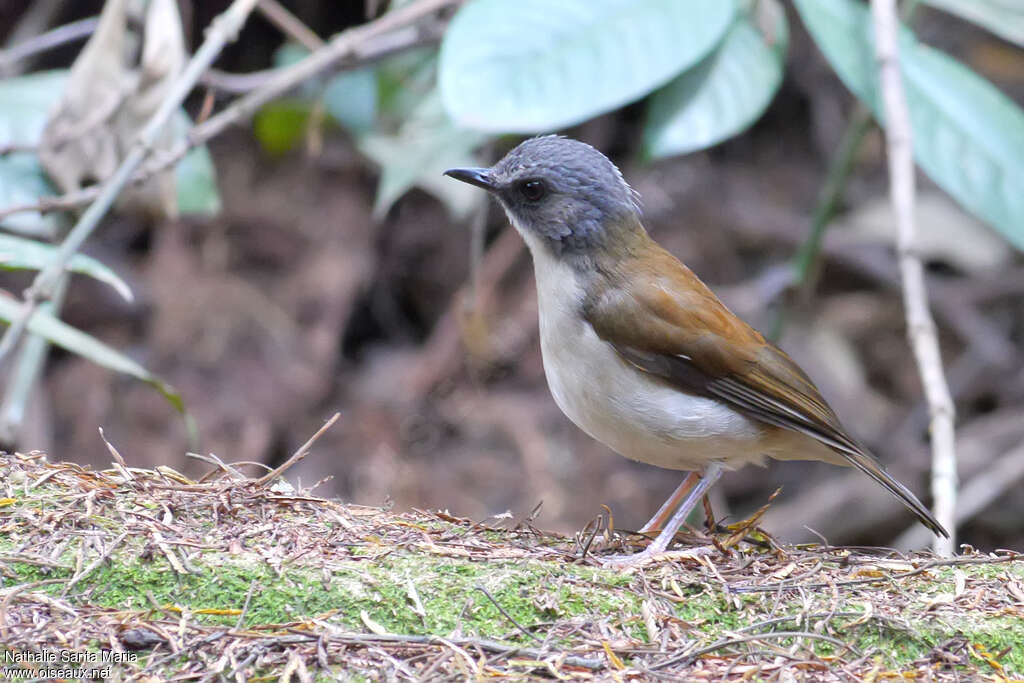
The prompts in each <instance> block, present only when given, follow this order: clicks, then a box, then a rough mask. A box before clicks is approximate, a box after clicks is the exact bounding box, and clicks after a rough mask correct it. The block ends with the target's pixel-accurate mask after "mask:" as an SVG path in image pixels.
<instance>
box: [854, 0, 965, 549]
mask: <svg viewBox="0 0 1024 683" xmlns="http://www.w3.org/2000/svg"><path fill="white" fill-rule="evenodd" d="M871 14H872V17H873V19H874V32H875V54H876V57H877V59H878V71H879V80H880V83H881V90H882V104H883V109H884V112H885V121H886V126H885V137H886V143H887V147H888V158H889V191H890V195H891V198H892V205H893V211H894V212H895V214H896V224H897V228H898V231H899V232H898V235H897V244H896V251H897V254H898V255H899V266H900V278H901V280H902V282H903V305H904V308H905V310H906V318H907V336H908V338H909V340H910V346H911V348H912V349H913V352H914V360H915V361H916V362H917V368H918V372H919V374H920V375H921V383H922V384H923V385H924V393H925V397H926V398H927V400H928V410H929V413H930V415H931V424H930V431H931V442H932V495H933V496H934V498H935V503H934V507H935V517H936V518H937V519H938V520H939V522H940V523H941V524H942V525H943V526H945V527H946V528H947V529H948V530H949V532H950V538H948V539H943V538H939V537H936V539H935V542H934V545H933V550H934V551H935V552H936V553H937V554H939V555H944V556H948V555H952V554H953V551H954V548H955V547H956V546H955V536H956V488H957V481H956V450H955V443H954V434H953V418H954V408H953V399H952V397H951V396H950V393H949V385H948V384H947V382H946V377H945V374H944V371H943V368H942V357H941V354H940V353H939V343H938V339H937V337H936V333H935V321H934V320H933V319H932V314H931V311H930V310H929V309H928V291H927V287H926V284H925V279H924V266H923V264H922V263H921V259H920V257H919V256H918V254H917V250H916V247H915V243H916V228H915V225H914V191H915V189H914V182H915V181H914V147H913V131H912V128H911V125H910V112H909V110H908V108H907V100H906V95H905V93H904V88H903V74H902V72H901V70H900V61H899V45H898V43H899V41H898V36H897V31H898V29H899V20H898V18H897V15H896V0H872V2H871Z"/></svg>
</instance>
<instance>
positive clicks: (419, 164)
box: [356, 90, 488, 220]
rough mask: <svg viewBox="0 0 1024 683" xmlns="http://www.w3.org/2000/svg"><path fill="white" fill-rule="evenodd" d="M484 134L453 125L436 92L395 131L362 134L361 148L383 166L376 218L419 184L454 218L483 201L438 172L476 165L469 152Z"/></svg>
mask: <svg viewBox="0 0 1024 683" xmlns="http://www.w3.org/2000/svg"><path fill="white" fill-rule="evenodd" d="M487 138H488V136H486V135H484V134H483V133H477V132H474V131H467V130H466V129H464V128H460V127H458V126H456V125H455V124H454V123H452V121H451V119H449V118H448V116H447V114H445V112H444V109H443V108H442V107H441V101H440V97H439V95H438V94H437V91H436V90H435V91H434V92H433V93H432V94H431V95H430V96H428V97H427V98H426V99H425V100H424V101H423V102H421V103H420V106H419V107H417V108H416V109H415V110H414V111H413V112H412V115H411V116H410V117H409V119H408V120H407V121H406V123H405V125H403V126H402V128H401V130H399V132H398V133H397V134H396V135H383V134H372V135H365V136H363V137H361V138H359V139H358V140H357V141H356V144H357V145H358V147H359V150H360V151H361V152H362V153H363V154H365V155H366V156H368V157H369V158H370V159H372V160H373V161H374V162H376V163H377V164H378V165H379V166H380V167H381V174H380V182H379V184H378V186H377V198H376V200H375V202H374V207H373V213H374V217H375V218H377V219H378V220H379V219H380V218H382V217H383V216H384V214H386V213H387V211H388V209H389V208H391V205H392V204H394V203H395V201H397V200H398V198H399V197H401V196H402V195H403V194H405V193H406V192H408V191H409V190H410V189H412V188H413V187H414V186H415V187H420V188H422V189H423V190H425V191H427V192H429V193H430V194H432V195H434V196H435V197H437V198H438V199H440V200H441V201H442V202H443V203H444V204H445V206H446V207H448V210H449V211H450V212H451V214H452V216H453V217H454V218H456V219H463V218H465V217H467V216H468V215H469V214H470V213H471V212H472V211H473V209H474V208H476V207H477V206H479V205H480V203H481V202H482V201H486V197H485V195H484V193H483V192H479V191H475V188H473V187H471V186H469V185H466V184H465V183H452V182H450V179H449V178H445V177H444V176H443V175H442V173H443V172H444V171H445V170H447V169H449V168H454V167H457V166H478V165H479V162H478V161H477V160H476V159H474V157H473V155H472V151H473V150H474V149H476V148H477V147H479V146H480V145H482V144H483V143H484V142H485V141H486V140H487Z"/></svg>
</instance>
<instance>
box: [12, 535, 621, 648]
mask: <svg viewBox="0 0 1024 683" xmlns="http://www.w3.org/2000/svg"><path fill="white" fill-rule="evenodd" d="M138 552H139V548H131V547H129V546H128V545H127V544H126V545H125V546H123V547H122V548H121V549H119V551H118V552H117V553H115V555H114V558H113V560H114V561H112V562H108V563H106V564H104V565H102V566H100V567H97V568H96V569H95V570H94V571H93V572H92V573H91V574H90V575H89V576H88V577H86V579H85V580H83V581H82V582H80V583H79V584H78V585H77V586H76V587H75V589H74V591H73V595H69V596H67V597H69V598H70V599H71V600H72V602H78V603H88V604H93V605H98V606H102V607H109V608H115V609H137V610H147V609H150V608H152V607H153V606H154V604H153V603H154V602H155V603H156V605H159V606H165V605H172V606H177V607H180V608H187V609H188V610H189V611H190V612H191V613H192V614H193V618H195V619H196V620H197V621H200V622H203V623H215V624H225V625H229V624H230V625H233V624H234V623H235V622H236V621H237V618H238V617H237V616H236V615H216V614H204V613H203V611H204V610H232V609H236V610H237V609H241V608H242V606H243V605H244V603H245V597H246V594H247V593H248V591H249V588H250V586H252V585H253V584H254V583H255V584H256V586H257V588H256V589H254V591H253V594H252V597H251V599H250V602H249V608H248V610H247V612H246V619H245V622H246V623H247V624H275V623H285V622H290V621H296V620H300V619H303V618H308V617H313V616H323V615H330V618H331V620H332V621H333V622H335V623H337V624H338V625H339V626H342V627H345V628H350V629H354V630H360V631H361V630H365V628H366V625H365V624H364V623H363V621H362V617H361V615H362V614H363V613H365V614H366V615H367V616H368V617H369V618H370V619H372V620H373V621H375V622H376V623H378V624H380V625H382V626H383V627H384V628H386V629H388V630H389V631H391V632H393V633H409V634H440V635H447V634H449V633H452V632H453V631H455V630H456V629H458V628H461V629H462V631H463V632H464V633H467V634H476V635H479V636H481V637H487V638H498V637H502V636H506V635H507V636H509V637H510V639H511V640H513V641H515V640H518V639H520V638H525V636H523V635H522V634H521V633H520V632H519V631H518V628H517V627H516V626H515V625H514V624H513V623H512V622H511V621H510V620H509V618H508V617H511V618H512V619H514V620H515V621H516V622H517V623H518V624H520V625H521V626H523V627H524V628H529V627H530V626H532V625H535V624H537V623H541V622H546V621H550V620H552V618H572V617H578V616H588V617H591V618H595V619H596V618H608V615H618V614H634V613H636V612H637V611H638V609H639V598H638V597H637V596H636V595H635V594H633V593H632V592H630V591H629V590H626V589H624V588H620V589H616V585H618V586H623V587H624V586H625V585H626V584H625V583H624V582H623V580H622V579H621V578H619V577H618V576H616V575H615V574H614V573H612V572H599V571H595V570H585V571H583V572H581V574H582V576H577V577H575V578H574V579H573V580H572V581H567V580H566V579H565V577H564V576H560V572H556V571H555V567H554V566H553V565H551V564H545V563H539V562H533V561H521V562H496V563H483V562H472V561H469V560H463V559H457V558H447V557H441V556H433V555H426V556H424V555H403V554H397V553H393V554H390V555H388V556H386V557H385V558H382V559H380V560H377V561H374V562H368V561H359V560H353V561H345V562H339V563H337V564H336V565H333V566H331V567H330V568H329V569H328V570H327V571H326V572H325V571H323V570H321V569H319V568H312V567H291V568H285V569H283V570H282V572H281V575H280V576H278V575H277V574H276V573H275V572H274V570H273V569H272V568H271V567H270V566H269V565H267V564H266V563H264V562H262V561H261V560H259V559H258V558H257V557H256V556H253V555H248V554H243V555H239V556H231V555H227V554H224V553H215V552H207V553H203V554H202V555H200V556H198V557H194V558H192V559H191V564H192V565H193V566H194V567H196V568H197V569H198V570H199V571H198V572H197V573H190V574H178V573H177V572H175V571H174V569H173V568H172V567H171V566H170V564H169V563H168V562H167V560H166V559H165V558H164V557H163V556H162V555H159V554H157V555H154V556H153V557H152V558H150V559H140V558H139V557H138V556H137V554H138ZM73 561H74V559H73V556H71V555H70V553H69V554H68V556H67V557H65V562H66V563H67V568H62V569H48V568H44V567H38V566H36V565H32V564H28V563H25V562H18V561H14V562H10V563H9V567H10V569H11V570H12V571H13V573H14V577H12V578H9V579H6V580H4V581H3V582H2V583H0V586H7V585H12V584H20V583H29V582H34V581H41V580H44V579H50V578H67V577H70V576H71V575H72V570H71V569H70V567H71V566H72V564H73ZM586 576H590V577H592V578H594V579H601V582H599V583H590V582H588V581H587V580H586ZM410 584H411V585H412V586H415V592H416V594H418V596H419V599H420V601H421V604H422V608H423V614H422V615H420V614H417V608H416V606H415V605H414V601H413V600H412V598H411V594H410V589H409V586H410ZM62 589H63V587H62V586H61V585H59V584H58V585H55V586H49V587H46V588H44V589H43V590H48V591H50V592H51V593H59V592H60V591H61V590H62ZM481 589H483V590H481ZM484 591H486V594H485V592H484ZM487 594H489V595H490V596H491V598H493V600H494V601H492V600H491V598H489V597H488V595H487ZM150 597H151V598H152V601H151V600H150ZM494 602H497V603H498V604H499V605H501V608H502V609H504V611H505V612H506V613H507V614H508V617H506V616H505V615H504V614H502V612H501V610H499V609H498V607H497V606H496V605H495V604H494Z"/></svg>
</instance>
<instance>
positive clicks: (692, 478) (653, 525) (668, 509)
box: [639, 472, 700, 534]
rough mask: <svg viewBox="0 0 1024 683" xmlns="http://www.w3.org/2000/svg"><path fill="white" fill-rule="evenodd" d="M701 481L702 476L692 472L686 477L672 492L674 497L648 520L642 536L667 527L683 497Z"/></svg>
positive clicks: (641, 531)
mask: <svg viewBox="0 0 1024 683" xmlns="http://www.w3.org/2000/svg"><path fill="white" fill-rule="evenodd" d="M698 481H700V475H699V474H697V473H696V472H690V473H689V474H687V475H686V478H685V479H683V481H682V482H681V483H680V484H679V486H677V487H676V490H675V491H673V492H672V495H671V496H669V497H668V499H667V500H666V501H665V502H664V503H662V504H661V507H660V508H658V511H657V512H655V513H654V516H653V517H651V518H650V519H649V520H647V524H644V526H643V528H642V529H640V532H639V533H641V534H650V533H653V532H655V531H661V530H662V529H663V528H664V527H665V522H667V521H668V519H669V517H670V516H671V514H672V511H673V510H675V509H676V507H677V506H678V505H679V503H680V501H682V500H683V496H685V495H686V494H687V493H689V492H690V489H692V488H693V487H694V486H695V485H696V484H697V482H698Z"/></svg>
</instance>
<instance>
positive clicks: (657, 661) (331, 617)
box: [0, 456, 1024, 680]
mask: <svg viewBox="0 0 1024 683" xmlns="http://www.w3.org/2000/svg"><path fill="white" fill-rule="evenodd" d="M3 457H4V459H2V460H0V476H2V479H3V481H4V482H5V483H6V487H5V489H0V600H2V607H0V642H3V643H4V644H5V646H6V648H7V652H11V653H14V652H25V651H28V650H33V649H36V650H38V649H40V648H41V649H42V650H49V651H54V652H56V651H59V650H64V651H93V652H96V651H99V650H101V649H107V648H113V649H115V650H118V649H126V648H129V647H135V646H138V645H139V644H140V643H139V638H140V637H141V638H142V641H143V642H142V643H141V644H142V645H143V647H142V649H140V650H138V651H137V655H138V656H137V658H136V659H135V660H134V661H131V662H127V663H120V664H117V665H115V666H114V670H113V674H112V675H113V676H114V677H115V678H116V677H122V678H124V677H129V676H136V675H141V674H143V673H145V674H147V675H156V676H160V677H170V676H174V675H185V674H187V673H189V672H199V671H206V670H209V668H210V667H213V668H214V670H217V671H219V672H220V673H222V674H223V675H224V676H228V677H233V676H234V675H235V674H236V673H241V674H242V675H244V676H248V677H250V679H252V678H254V677H255V678H260V677H266V678H278V677H280V676H281V675H282V673H285V672H289V676H291V675H294V676H295V677H297V678H299V679H303V678H305V677H308V678H310V679H312V678H315V677H326V678H330V677H332V676H336V675H339V674H342V673H343V674H344V675H345V676H351V677H354V678H355V679H356V680H358V679H359V678H360V677H365V678H367V679H374V678H377V677H379V676H381V675H387V676H396V677H398V678H419V677H421V676H424V677H431V676H437V677H445V676H448V677H451V676H456V677H458V676H460V675H461V674H463V673H464V674H466V675H468V676H476V675H480V676H483V675H486V676H494V675H509V676H516V677H522V676H528V675H534V674H543V675H550V676H569V677H593V676H596V677H599V678H600V677H606V676H612V677H620V678H646V677H650V676H652V675H654V674H653V672H654V671H658V672H660V673H662V674H665V675H669V676H673V675H675V676H684V677H685V676H698V675H700V676H711V677H721V676H725V677H741V676H751V675H758V674H760V675H762V676H764V677H769V678H770V677H772V676H777V675H781V674H780V672H782V671H783V670H786V669H789V670H791V671H795V672H798V673H799V675H800V676H805V677H809V678H812V679H822V680H828V679H831V678H835V677H839V676H841V675H842V674H843V673H844V672H845V674H847V675H849V676H853V677H863V676H870V677H874V678H876V679H884V678H885V677H895V676H900V677H903V676H907V675H915V676H916V675H929V676H932V677H933V678H938V679H943V678H949V679H950V680H953V679H956V678H960V679H963V678H965V677H971V676H975V677H988V678H992V679H999V678H1001V677H1012V676H1019V675H1021V674H1022V673H1024V619H1022V617H1024V593H1022V590H1024V589H1022V588H1021V587H1022V585H1024V562H1022V561H1019V560H1016V559H1015V558H1011V557H1008V556H1003V557H996V556H991V557H985V556H980V555H974V556H969V557H966V558H961V559H960V560H958V564H955V565H943V564H940V563H934V558H930V557H909V558H902V557H894V556H883V555H871V554H865V553H857V552H853V551H847V550H842V549H820V548H778V547H774V548H765V547H760V546H758V545H750V544H747V543H740V544H738V545H737V546H735V547H733V548H732V550H731V551H730V554H729V555H725V554H722V553H720V552H716V553H713V554H711V555H708V556H707V557H700V558H696V559H695V558H684V557H681V556H680V555H679V554H675V555H673V554H671V553H670V554H669V555H668V556H666V558H665V559H663V560H659V561H657V562H654V563H651V564H649V565H647V566H645V567H642V568H639V569H634V570H630V571H625V572H624V571H621V570H616V569H607V568H604V567H602V566H601V565H600V563H599V562H598V561H597V560H594V559H592V558H585V559H581V558H580V557H579V552H578V549H577V547H576V546H575V543H574V542H573V541H572V540H570V539H564V538H560V537H557V536H553V535H550V534H544V533H541V532H538V531H536V530H535V529H533V528H532V527H530V526H529V525H526V524H520V525H515V524H512V525H510V528H499V527H497V526H489V527H486V528H485V527H483V526H482V525H480V524H475V523H473V522H471V521H469V520H463V519H457V518H454V517H451V516H449V515H447V514H442V513H435V514H429V513H406V514H393V513H390V512H387V511H384V510H379V509H372V508H360V507H352V506H344V505H341V504H339V503H336V502H331V501H323V500H320V499H317V498H313V497H310V496H308V495H303V494H299V493H295V492H292V491H289V490H287V489H281V490H278V491H274V490H270V489H266V488H262V487H257V486H253V485H251V483H247V482H238V481H236V482H225V481H221V482H217V483H214V484H204V485H198V484H195V483H193V482H188V481H186V480H184V479H183V478H177V477H176V475H173V474H171V473H169V472H164V473H162V474H158V473H155V472H138V473H135V476H134V480H133V481H126V480H125V479H126V477H125V476H123V475H121V476H115V475H112V474H109V473H107V474H103V473H93V472H86V471H83V470H81V469H79V468H77V467H74V466H71V465H50V464H46V463H45V462H44V461H43V460H41V459H40V458H38V457H31V456H3ZM615 542H617V541H615V540H614V538H613V539H612V540H610V541H608V542H607V543H606V545H607V544H614V543H615ZM600 552H604V551H603V550H600ZM928 563H932V564H931V565H929V564H928ZM915 568H916V569H915ZM69 586H70V587H69ZM785 633H790V634H795V635H788V636H787V635H783V634H785ZM3 658H4V655H3V652H2V651H0V661H2V660H3Z"/></svg>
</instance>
